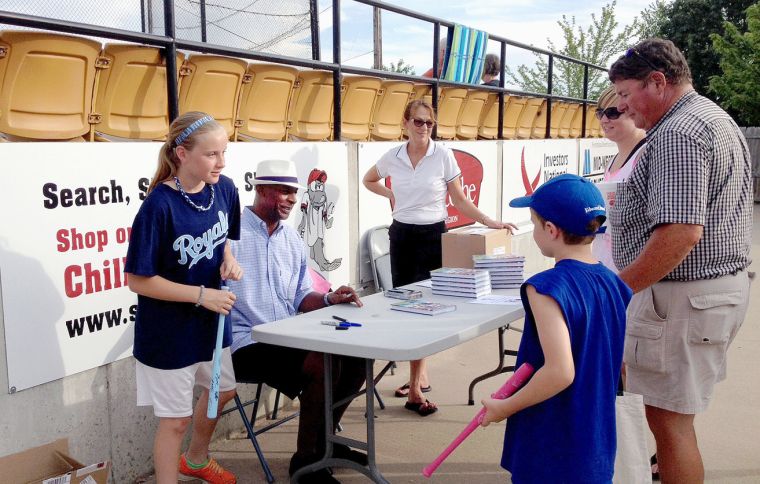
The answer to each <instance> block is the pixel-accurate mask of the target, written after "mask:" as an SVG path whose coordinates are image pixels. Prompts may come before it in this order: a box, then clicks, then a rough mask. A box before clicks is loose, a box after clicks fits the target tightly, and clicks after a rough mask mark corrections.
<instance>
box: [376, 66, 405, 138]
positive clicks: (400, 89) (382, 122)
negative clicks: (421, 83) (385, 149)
mask: <svg viewBox="0 0 760 484" xmlns="http://www.w3.org/2000/svg"><path fill="white" fill-rule="evenodd" d="M413 88H414V84H413V83H411V82H409V81H397V80H393V79H387V80H384V81H383V84H382V87H381V88H380V91H378V99H377V101H375V109H374V112H373V113H372V121H371V123H370V132H371V136H372V139H373V140H377V141H396V140H400V139H401V119H402V118H403V117H404V109H406V105H407V104H409V99H410V98H411V95H412V89H413Z"/></svg>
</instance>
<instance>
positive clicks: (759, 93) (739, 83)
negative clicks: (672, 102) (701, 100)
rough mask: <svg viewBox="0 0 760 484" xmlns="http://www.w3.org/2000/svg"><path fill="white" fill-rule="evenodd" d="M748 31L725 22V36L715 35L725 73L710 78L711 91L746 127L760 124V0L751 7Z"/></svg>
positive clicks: (722, 70)
mask: <svg viewBox="0 0 760 484" xmlns="http://www.w3.org/2000/svg"><path fill="white" fill-rule="evenodd" d="M746 25H747V31H746V32H745V33H741V32H740V31H739V29H738V28H737V27H736V25H734V24H733V23H731V22H724V24H723V27H724V29H725V34H724V35H722V36H721V35H719V34H712V35H711V36H710V39H711V40H712V44H713V47H714V49H715V52H716V54H717V55H718V64H719V67H720V70H721V75H715V76H712V77H710V80H709V86H710V91H711V92H713V93H714V94H715V95H716V96H717V101H718V103H719V104H720V105H721V106H723V108H725V109H728V110H729V111H732V112H734V113H736V116H735V117H736V118H737V122H738V123H739V124H742V125H744V126H760V89H758V81H759V80H760V63H759V62H758V60H759V59H760V3H756V4H755V5H752V6H751V7H749V8H748V9H747V18H746Z"/></svg>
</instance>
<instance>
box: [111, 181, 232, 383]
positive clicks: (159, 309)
mask: <svg viewBox="0 0 760 484" xmlns="http://www.w3.org/2000/svg"><path fill="white" fill-rule="evenodd" d="M214 190H215V196H214V204H213V206H212V207H211V208H210V209H209V210H207V211H199V210H197V209H196V208H194V207H192V206H191V205H190V204H189V203H187V200H185V199H184V197H183V196H182V194H181V193H179V192H178V191H176V190H174V189H173V188H171V187H169V186H167V185H165V184H163V183H161V184H159V185H158V186H157V187H156V188H155V189H154V190H153V191H152V192H151V193H150V194H149V195H148V197H147V198H146V199H145V201H144V202H143V204H142V206H141V207H140V210H139V211H138V213H137V216H136V217H135V221H134V223H133V224H132V235H131V238H130V242H129V249H128V250H127V263H126V266H125V268H124V272H127V273H129V274H136V275H139V276H145V277H152V276H161V277H163V278H165V279H168V280H170V281H172V282H177V283H180V284H190V285H193V286H200V285H201V284H202V285H204V286H205V287H208V288H214V289H218V288H219V286H220V283H221V276H220V273H219V268H220V266H221V264H222V260H223V257H224V246H225V243H226V241H227V239H228V238H230V239H234V240H237V239H239V238H240V200H239V198H238V192H237V188H236V187H235V185H234V183H233V182H232V180H230V179H229V178H227V177H225V176H221V177H220V178H219V182H218V183H217V184H216V185H214ZM188 196H189V197H190V199H191V200H192V201H193V203H195V204H196V205H199V206H203V207H206V206H208V204H209V203H210V202H211V188H210V187H209V186H208V185H207V186H206V187H205V188H204V189H203V190H201V191H200V192H198V193H193V194H188ZM137 301H138V305H137V315H136V321H135V342H134V349H133V353H134V356H135V358H137V360H138V361H140V362H141V363H143V364H145V365H148V366H151V367H154V368H159V369H163V370H172V369H177V368H184V367H186V366H189V365H192V364H194V363H198V362H200V361H210V360H211V358H212V355H213V351H214V343H215V341H216V327H217V321H218V314H217V313H215V312H213V311H209V310H208V309H206V308H204V307H202V306H201V307H197V308H196V307H195V304H192V303H178V302H170V301H161V300H158V299H153V298H150V297H147V296H141V295H138V297H137ZM231 334H232V333H231V330H230V327H229V323H228V324H227V325H226V327H225V334H224V346H225V347H227V346H229V345H230V342H231V341H232V337H231Z"/></svg>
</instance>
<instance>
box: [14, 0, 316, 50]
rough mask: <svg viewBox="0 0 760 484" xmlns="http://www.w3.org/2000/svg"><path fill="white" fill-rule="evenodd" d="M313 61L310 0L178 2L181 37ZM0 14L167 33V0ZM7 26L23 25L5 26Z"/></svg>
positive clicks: (40, 3) (23, 7)
mask: <svg viewBox="0 0 760 484" xmlns="http://www.w3.org/2000/svg"><path fill="white" fill-rule="evenodd" d="M202 7H205V40H206V42H208V43H210V44H216V45H223V46H226V47H235V48H239V49H246V50H254V51H258V52H267V53H273V54H281V55H289V56H293V57H306V58H310V57H311V27H310V25H311V23H310V22H311V14H310V12H309V0H174V12H175V14H174V16H175V26H176V27H175V28H176V35H177V38H178V39H185V40H195V41H199V42H200V41H202V40H203V28H202V24H203V21H202V19H203V15H202V10H203V8H202ZM0 10H6V11H10V12H16V13H23V14H27V15H35V16H38V17H45V18H53V19H58V20H68V21H73V22H80V23H86V24H92V25H97V26H101V27H109V28H118V29H124V30H132V31H136V32H149V33H154V34H159V35H163V33H164V0H106V1H103V0H66V1H50V0H0ZM2 28H14V29H17V28H19V27H12V26H4V25H0V29H2Z"/></svg>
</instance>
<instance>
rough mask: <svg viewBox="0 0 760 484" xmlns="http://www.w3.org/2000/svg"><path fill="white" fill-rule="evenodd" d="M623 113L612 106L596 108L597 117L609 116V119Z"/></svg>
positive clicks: (613, 118)
mask: <svg viewBox="0 0 760 484" xmlns="http://www.w3.org/2000/svg"><path fill="white" fill-rule="evenodd" d="M622 114H623V113H621V112H620V111H618V109H617V108H616V107H614V106H613V107H611V108H607V109H598V108H597V110H596V119H602V116H607V119H609V120H615V119H617V118H619V117H620V116H621V115H622Z"/></svg>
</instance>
